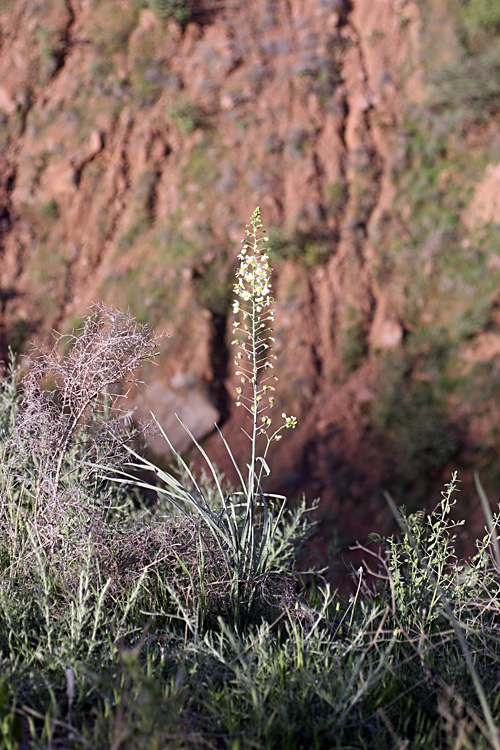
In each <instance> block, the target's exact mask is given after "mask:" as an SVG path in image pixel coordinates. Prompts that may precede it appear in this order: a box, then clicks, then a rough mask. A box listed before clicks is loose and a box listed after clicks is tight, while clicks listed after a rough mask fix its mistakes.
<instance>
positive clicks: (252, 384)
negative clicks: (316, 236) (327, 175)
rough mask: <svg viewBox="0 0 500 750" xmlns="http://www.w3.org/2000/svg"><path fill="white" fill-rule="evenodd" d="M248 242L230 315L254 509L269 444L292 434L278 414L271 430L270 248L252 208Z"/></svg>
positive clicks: (289, 422) (291, 421) (288, 421)
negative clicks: (245, 419)
mask: <svg viewBox="0 0 500 750" xmlns="http://www.w3.org/2000/svg"><path fill="white" fill-rule="evenodd" d="M246 236H247V239H245V240H243V241H242V244H243V247H242V249H241V252H240V253H239V255H238V260H239V261H240V265H239V267H238V270H237V271H236V283H235V285H234V293H235V296H236V299H235V301H234V303H233V313H234V314H235V315H236V316H239V317H237V318H236V320H235V323H234V332H235V333H237V334H238V338H236V339H235V340H234V341H233V344H235V345H237V347H238V349H239V351H237V353H236V356H235V360H234V361H235V363H236V365H237V368H238V369H237V371H236V374H237V375H238V376H239V378H240V384H241V385H239V386H238V387H237V388H236V394H237V400H236V405H237V406H243V408H244V409H246V411H247V412H248V419H249V421H250V423H251V429H250V430H249V431H248V432H247V431H246V430H244V432H245V434H246V435H247V437H248V438H249V440H250V442H251V446H252V455H251V459H250V463H249V464H248V470H249V477H248V491H247V492H248V498H249V500H250V502H251V503H253V498H254V496H255V494H258V493H259V492H261V490H260V480H261V476H262V471H263V469H264V466H266V467H267V463H266V456H267V452H268V450H269V446H270V444H271V443H272V442H273V441H275V440H280V439H281V434H280V433H281V432H282V431H283V430H285V429H290V428H291V429H293V428H294V427H295V426H296V424H297V420H296V419H295V417H291V416H287V415H286V414H282V417H283V422H282V423H281V425H280V426H279V427H277V428H276V429H274V430H273V429H272V420H271V417H269V416H268V415H267V414H264V412H266V411H267V410H268V409H270V408H271V407H272V406H273V405H274V402H275V399H274V396H273V392H274V390H275V387H274V385H272V384H273V383H274V382H275V381H277V380H278V378H277V377H276V376H275V375H271V374H269V369H272V368H273V364H272V362H271V361H270V360H272V359H274V360H275V359H276V357H275V356H274V354H272V345H273V343H274V338H273V336H272V328H271V325H272V322H273V320H274V299H273V297H272V287H271V273H272V269H271V267H270V265H269V247H268V245H267V243H268V242H269V240H268V238H267V236H266V233H265V231H264V228H263V226H262V222H261V220H260V209H259V208H256V209H255V211H254V213H253V214H252V217H251V219H250V224H247V227H246ZM259 436H265V443H266V444H265V446H264V450H263V454H262V455H261V456H257V439H258V437H259Z"/></svg>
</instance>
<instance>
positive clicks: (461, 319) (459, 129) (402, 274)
mask: <svg viewBox="0 0 500 750" xmlns="http://www.w3.org/2000/svg"><path fill="white" fill-rule="evenodd" d="M160 5H161V3H160ZM140 6H141V3H140V2H133V1H132V0H98V1H97V0H65V1H64V2H60V3H53V2H50V0H36V2H35V1H34V0H3V2H2V4H1V7H0V252H1V277H0V285H1V292H2V296H1V299H2V308H1V318H0V321H1V330H2V342H1V343H2V347H3V350H4V352H5V350H6V347H7V344H9V343H10V344H11V345H13V346H14V348H21V347H22V346H24V345H25V342H26V341H27V340H30V339H32V338H34V337H38V338H40V337H42V338H43V337H44V336H45V337H47V336H48V335H50V334H49V332H50V329H51V328H58V329H60V330H67V329H70V328H71V327H73V326H75V325H76V326H77V325H78V320H79V318H80V317H81V315H83V314H84V312H85V309H86V307H87V306H88V305H89V304H90V303H91V302H92V301H97V300H101V299H103V300H105V301H106V302H109V303H113V304H116V305H118V306H121V307H129V308H130V310H131V311H132V312H133V313H134V314H135V315H137V316H138V317H139V319H141V320H149V321H150V322H152V323H153V324H154V326H155V327H156V328H157V329H165V330H166V331H167V332H168V333H169V334H170V338H169V339H168V340H167V341H166V343H165V347H164V351H163V353H162V361H161V367H160V368H158V369H155V370H151V371H150V372H147V373H145V375H144V377H145V379H146V380H147V381H148V383H149V386H150V387H149V388H148V389H147V390H145V391H143V392H142V393H141V394H138V395H137V396H136V397H134V398H135V399H136V403H137V405H138V409H139V413H140V414H146V413H147V412H148V410H149V409H150V408H152V409H154V411H155V412H156V413H157V415H158V417H159V418H160V420H161V421H162V422H163V423H164V424H165V426H166V428H167V430H168V431H169V432H170V434H172V435H173V438H174V441H175V440H177V441H178V443H179V445H180V447H181V448H185V447H186V442H185V440H184V437H183V435H182V433H181V432H180V431H179V429H178V426H177V425H176V423H175V418H174V416H173V412H174V411H178V412H179V413H180V414H181V415H183V416H184V418H185V419H186V420H187V421H188V423H189V424H190V426H191V427H192V428H193V430H194V431H195V434H196V435H197V437H200V438H202V437H206V436H207V435H209V434H210V432H211V431H212V426H213V423H214V421H215V420H218V421H219V422H224V423H225V430H226V432H227V435H228V436H229V437H230V438H231V439H232V441H233V444H234V445H235V450H236V451H241V452H243V451H244V448H245V444H244V437H243V436H242V435H241V433H240V431H239V427H240V424H239V422H238V414H237V413H236V411H235V410H234V409H233V396H232V392H233V390H232V385H231V370H232V365H231V355H230V351H229V349H228V341H229V340H230V324H231V314H230V301H231V299H230V288H231V283H232V282H231V278H232V274H233V273H234V265H235V260H234V259H235V254H236V252H237V248H238V245H239V241H240V239H241V237H242V230H243V227H244V224H245V223H246V221H247V219H248V217H249V215H250V213H251V212H252V211H253V209H254V207H255V206H256V205H257V204H258V205H260V206H261V210H262V215H263V219H264V221H265V223H266V225H267V226H268V227H269V231H270V235H271V238H272V245H273V247H274V261H275V262H274V265H275V277H274V278H275V291H276V300H277V322H276V339H277V342H276V354H277V355H278V366H277V372H278V375H279V377H280V390H279V404H278V409H279V411H278V412H277V413H278V414H279V413H281V410H282V409H286V410H287V412H291V413H294V414H296V416H297V417H298V418H299V422H300V426H299V428H298V429H297V431H296V432H295V433H294V434H293V436H292V437H291V438H289V439H287V441H286V444H285V441H283V443H281V444H280V445H282V446H284V449H283V450H282V451H281V452H278V451H276V455H275V457H274V460H275V474H274V476H275V482H276V485H277V487H278V488H282V489H285V490H287V491H289V492H292V493H295V492H300V491H302V490H306V491H307V492H308V493H309V494H311V495H312V494H316V493H321V494H322V495H323V496H324V497H325V508H327V509H329V510H328V512H327V511H325V513H326V514H328V513H329V514H330V520H332V522H337V520H338V519H339V518H341V519H342V522H343V527H344V528H345V529H346V530H347V533H348V534H350V533H351V532H352V533H354V529H355V528H359V523H360V518H359V513H356V512H355V511H354V512H348V513H346V512H345V511H346V508H358V507H361V503H362V507H363V508H364V510H363V514H365V516H366V515H369V516H370V522H373V524H372V525H377V524H378V525H379V526H380V524H383V518H382V517H383V516H385V513H386V511H385V508H384V505H383V502H381V499H380V498H381V488H382V486H387V485H388V483H389V484H390V481H391V478H393V475H394V471H393V469H394V467H396V475H397V478H398V482H399V484H397V486H398V487H399V488H403V489H408V487H409V486H411V489H412V492H413V493H414V494H415V495H418V493H419V491H420V490H423V488H425V486H426V484H425V481H426V479H427V477H428V476H431V478H433V479H435V480H436V481H437V482H441V481H442V479H443V477H446V476H447V475H448V472H449V470H450V467H451V466H456V465H457V463H458V464H459V465H460V463H462V464H464V465H465V467H466V468H467V467H469V466H471V465H476V463H477V462H478V461H479V463H481V461H480V459H482V460H483V464H486V465H491V460H492V458H491V457H492V455H494V452H495V451H496V448H497V446H496V437H495V436H494V435H493V432H492V426H493V423H494V421H495V417H494V414H495V412H494V409H495V407H494V406H493V404H495V403H496V399H495V395H496V394H495V393H494V388H493V386H492V385H491V383H493V382H494V372H493V376H492V374H491V371H492V369H493V370H495V368H497V364H496V362H497V360H496V357H497V356H498V355H497V352H498V351H499V347H498V341H497V337H496V336H495V335H494V334H492V331H493V330H494V324H495V322H496V312H495V310H496V289H497V281H498V274H499V265H500V264H498V263H497V261H496V257H497V256H496V253H495V250H494V247H493V245H492V244H491V242H490V239H489V238H490V235H487V237H486V240H485V239H484V237H480V238H479V239H478V231H479V229H481V227H483V226H485V225H487V226H490V225H491V224H492V223H494V221H495V217H496V213H495V210H497V203H495V202H494V201H493V204H491V201H492V200H493V199H492V198H491V197H490V196H491V195H492V193H493V192H494V191H493V190H491V189H489V188H488V185H489V183H488V182H487V180H488V179H489V180H490V182H491V179H492V176H493V173H492V169H493V167H490V171H489V172H488V164H489V162H490V161H491V162H492V163H493V164H495V163H496V161H495V160H496V158H497V153H498V143H497V144H496V146H495V144H494V138H493V133H494V131H495V128H494V122H495V117H496V111H495V110H494V108H493V109H491V111H490V112H489V114H488V117H486V118H484V117H483V119H482V120H480V119H474V118H473V119H472V120H471V119H470V118H469V120H468V121H467V122H465V125H463V121H461V123H462V124H460V125H456V123H457V120H456V119H455V130H453V127H452V128H448V130H447V131H446V132H445V133H440V131H439V127H438V125H439V123H441V127H442V125H443V122H448V121H447V120H444V119H443V117H442V116H441V115H440V114H439V116H438V115H436V114H432V110H431V109H429V108H428V105H427V104H426V102H427V101H428V96H429V91H431V89H432V85H431V84H430V83H429V80H430V79H429V75H428V74H429V70H428V68H429V64H428V60H427V61H426V55H427V53H428V50H429V49H434V51H435V45H436V35H439V34H440V33H441V34H444V33H446V34H447V37H446V44H445V45H444V47H441V48H440V49H441V50H443V49H445V51H446V54H444V53H443V55H442V56H443V57H444V58H446V57H447V56H448V57H450V56H451V58H453V56H454V55H456V54H458V52H457V50H456V49H455V48H456V47H457V45H458V44H459V43H458V41H457V36H456V35H455V34H454V33H453V32H452V31H451V30H450V29H452V27H453V23H452V19H451V16H450V15H446V12H444V11H442V10H441V11H439V10H438V9H437V8H434V4H433V3H432V2H430V1H429V2H427V3H421V4H417V3H415V2H408V1H403V0H375V1H374V0H353V2H352V3H351V2H349V0H255V2H252V3H251V4H249V3H247V2H242V1H240V0H228V1H227V2H219V0H213V2H210V3H209V2H206V3H205V2H203V3H201V2H200V3H195V4H194V5H193V6H192V11H193V12H192V17H191V20H190V21H189V22H188V23H187V24H185V25H183V26H181V25H179V24H178V23H176V22H175V21H174V20H168V19H167V20H165V19H160V18H158V14H155V13H154V12H153V10H151V9H150V8H149V7H140ZM157 6H158V3H157V4H156V5H155V4H152V6H151V7H154V8H157ZM432 13H434V14H435V15H434V18H435V19H436V28H434V29H432V28H431V27H432V24H431V23H430V22H429V17H428V15H429V14H432ZM443 14H444V15H443ZM432 45H434V48H433V47H432ZM457 48H458V47H457ZM436 54H437V53H435V54H434V58H433V59H434V60H436V59H437V57H439V54H437V56H436ZM445 63H446V60H444V61H443V65H444V64H445ZM455 110H456V108H455ZM455 110H454V111H455ZM436 111H437V110H436ZM429 113H431V114H429ZM446 127H448V126H446ZM453 138H454V140H453ZM492 143H493V146H492V147H491V148H490V150H489V151H488V148H489V146H490V145H491V144H492ZM464 144H467V148H468V149H469V157H468V158H467V159H464ZM495 149H496V150H495ZM498 158H500V155H498ZM474 159H475V161H474ZM495 174H496V173H495ZM483 176H484V180H486V182H484V180H483ZM475 185H478V186H479V187H478V188H477V196H478V197H477V196H476V198H473V192H474V189H475V187H474V186H475ZM481 190H482V192H481ZM474 200H476V204H477V201H479V200H481V201H482V203H481V206H482V208H481V209H480V210H479V209H475V208H474V206H475V205H476V204H474ZM468 203H471V208H469V209H468V212H467V210H466V209H467V205H468ZM490 204H491V205H492V207H490V208H488V206H490ZM485 206H486V208H485ZM481 211H482V213H481ZM488 211H489V213H488ZM471 212H472V213H471ZM477 216H479V219H478V220H477V221H476V220H475V218H474V217H477ZM450 217H451V218H450ZM471 217H472V218H471ZM492 217H493V218H492ZM449 225H451V228H450V226H449ZM478 225H479V229H478ZM471 238H472V239H471ZM481 243H482V244H481ZM484 243H486V244H484ZM488 243H490V244H488ZM471 269H477V274H481V273H482V274H483V275H482V276H481V277H479V275H477V276H475V275H474V272H473V271H471ZM485 269H487V270H486V276H487V277H488V284H487V285H486V286H485V287H484V288H483V286H484V284H485V283H486V282H485V281H484V278H485V277H484V271H485ZM450 285H451V286H450ZM481 285H483V286H481ZM449 298H451V299H452V300H453V301H452V302H451V303H450V304H449V303H448V302H447V300H448V299H449ZM478 299H480V300H482V301H483V304H482V305H481V304H479V303H478ZM487 331H489V332H490V333H489V335H490V339H485V338H484V336H485V335H486V332H487ZM491 335H494V341H492V340H491ZM481 336H482V337H483V338H481ZM481 347H482V348H481ZM485 363H486V365H485ZM459 365H460V367H461V368H462V369H461V371H460V373H459V375H460V377H458V375H457V372H458V370H457V367H458V366H459ZM478 366H479V369H481V367H482V368H483V369H482V370H481V373H480V375H481V378H482V380H481V378H480V379H479V381H478V382H479V386H477V388H476V390H474V387H473V386H470V387H472V391H470V387H469V386H467V388H469V390H467V388H466V387H465V386H464V385H463V382H464V378H465V375H466V374H467V372H468V371H470V370H471V368H472V369H473V368H476V370H477V368H478ZM488 368H489V371H490V372H489V374H488V372H487V370H488ZM483 370H484V372H483ZM446 378H448V380H449V382H448V383H447V384H446V383H443V382H442V381H443V379H446ZM460 378H462V379H461V380H460ZM459 380H460V383H459ZM457 383H458V385H457ZM485 383H488V384H489V385H488V387H489V389H490V391H491V392H488V393H486V392H485V385H484V384H485ZM488 399H489V400H488ZM492 410H493V411H492ZM483 411H484V412H485V415H486V416H485V415H483ZM208 442H209V445H210V447H211V449H212V450H213V451H214V454H215V456H216V457H217V458H218V459H219V460H220V461H221V463H222V464H224V463H225V459H224V456H223V453H222V452H221V450H220V448H219V447H218V446H217V444H216V442H215V440H213V439H212V438H210V439H209V441H208ZM156 449H157V450H161V448H160V447H159V446H158V445H157V446H156ZM388 456H389V458H388ZM226 463H227V462H226ZM424 480H425V481H424ZM492 483H493V484H492V490H493V492H494V491H495V487H496V484H495V483H494V478H493V479H492ZM346 503H351V505H346ZM374 514H375V515H377V518H375V515H374Z"/></svg>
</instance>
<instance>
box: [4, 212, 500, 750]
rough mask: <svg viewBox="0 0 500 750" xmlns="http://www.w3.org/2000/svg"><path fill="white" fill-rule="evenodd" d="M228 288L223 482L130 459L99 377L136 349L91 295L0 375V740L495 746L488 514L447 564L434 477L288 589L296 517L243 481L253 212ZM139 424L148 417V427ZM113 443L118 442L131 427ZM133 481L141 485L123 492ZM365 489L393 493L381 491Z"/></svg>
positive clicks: (258, 294)
mask: <svg viewBox="0 0 500 750" xmlns="http://www.w3.org/2000/svg"><path fill="white" fill-rule="evenodd" d="M238 260H239V266H238V270H237V277H236V282H235V285H234V288H233V293H234V295H235V301H234V303H233V312H234V315H235V316H236V319H235V325H234V334H235V340H234V346H235V347H236V361H237V366H238V370H237V377H238V378H239V383H238V387H237V394H236V395H237V403H238V404H239V405H240V407H239V408H240V409H242V410H243V411H245V413H246V415H247V417H248V421H247V423H246V428H245V433H246V435H247V437H248V447H249V450H248V454H249V455H248V458H247V460H246V462H245V468H244V469H241V468H240V465H239V463H238V461H237V459H236V457H235V456H233V453H232V452H231V449H230V447H229V445H228V444H227V443H226V442H225V439H224V438H223V437H222V435H221V439H222V440H223V442H224V445H225V446H226V448H227V450H228V453H229V456H230V458H231V460H232V461H233V465H234V468H235V474H236V476H237V478H238V484H237V485H236V486H234V487H233V486H230V485H228V483H227V482H226V481H225V480H224V479H223V478H222V477H221V476H220V475H219V473H218V471H217V469H216V467H215V466H214V465H213V464H212V463H211V462H210V460H209V457H208V456H207V455H206V453H205V451H204V448H203V446H201V445H199V444H197V443H196V441H194V442H195V444H196V445H197V448H198V450H199V451H200V452H201V455H202V457H203V458H204V459H205V462H206V471H205V474H202V475H197V474H195V473H194V471H193V470H192V469H191V467H190V466H189V465H188V464H187V463H186V461H184V460H183V458H182V457H181V456H180V455H179V454H178V453H177V452H176V451H175V448H174V446H172V445H171V443H170V442H169V439H168V436H167V435H165V434H164V437H165V440H166V443H167V445H168V446H169V447H170V448H171V450H172V453H173V456H174V457H175V459H176V463H175V466H174V468H172V469H171V470H166V469H162V468H160V467H158V466H156V465H155V464H154V463H153V462H152V461H151V460H149V459H147V458H145V457H144V456H143V455H142V454H141V452H140V450H139V449H138V448H137V444H136V443H132V442H131V438H133V437H134V434H133V433H131V429H130V426H128V427H127V425H126V424H124V420H123V418H122V417H123V413H122V412H121V410H122V409H123V405H122V400H121V397H120V398H119V394H120V393H121V392H122V390H121V387H120V386H119V383H123V382H124V381H128V382H131V383H136V382H137V377H136V376H135V375H133V374H131V373H132V372H133V370H134V369H135V367H136V366H137V365H138V364H140V363H141V362H142V361H144V360H149V359H152V358H154V356H155V352H156V345H157V340H156V339H155V337H154V336H153V334H152V332H151V330H150V329H149V328H148V327H147V326H144V325H139V324H137V323H136V322H135V321H134V320H133V319H131V318H130V317H129V316H127V315H124V314H123V313H119V312H117V311H115V310H109V309H107V308H105V307H103V306H98V307H95V308H92V309H91V311H90V314H89V316H88V317H87V318H85V319H84V320H83V323H82V329H81V332H80V334H79V335H78V336H73V335H72V336H70V337H67V338H65V337H62V338H60V339H58V341H57V342H56V345H55V346H54V347H53V349H52V350H50V351H49V352H38V353H35V354H33V355H31V356H30V358H29V363H30V367H29V368H28V371H27V374H26V375H25V376H24V377H21V373H20V372H19V371H18V370H14V371H13V372H12V374H11V377H10V378H6V379H5V380H4V382H3V383H2V386H1V388H0V450H1V457H2V461H1V462H0V493H1V498H2V503H1V505H0V673H1V674H2V678H1V680H0V719H1V722H0V737H1V741H2V743H3V746H5V747H6V748H15V747H19V746H20V743H22V746H26V747H30V748H31V747H32V748H41V747H54V748H55V747H64V748H71V749H72V748H75V750H76V749H77V748H78V749H80V748H82V749H83V748H96V750H97V749H99V750H100V749H101V748H113V749H114V750H115V749H118V748H123V749H125V748H127V750H128V749H129V748H132V749H134V748H137V750H139V749H142V748H155V747H196V746H208V747H214V748H228V747H256V748H283V749H284V748H290V747H296V748H304V747H315V748H343V749H344V750H345V748H347V747H349V748H360V750H361V748H367V747H369V748H380V749H381V750H382V749H386V750H389V748H394V747H419V748H432V749H433V750H436V748H443V750H444V748H450V747H453V748H457V749H458V748H463V749H464V750H465V748H470V747H474V748H477V749H478V750H481V749H482V748H484V750H486V748H491V747H493V748H495V750H496V749H497V748H500V739H499V735H498V728H497V725H498V720H499V718H500V702H499V700H498V668H497V666H498V661H499V658H500V649H499V645H498V638H497V624H496V621H497V619H498V617H499V615H500V577H499V573H498V571H499V562H500V553H499V552H498V548H499V545H498V540H497V528H498V525H499V523H500V518H499V516H498V515H493V516H491V513H490V511H489V506H488V505H487V502H486V500H485V498H484V493H483V492H482V489H481V488H480V486H479V485H478V491H479V492H480V495H481V497H482V498H483V502H484V507H485V510H486V517H487V524H488V527H487V532H486V535H485V536H484V538H483V539H482V540H480V542H479V543H478V549H477V554H476V555H475V556H473V557H472V559H470V560H466V561H462V560H459V559H458V556H457V553H456V550H455V534H456V532H457V530H458V529H459V528H460V527H461V524H460V523H459V522H454V521H452V520H450V519H451V517H452V516H451V512H452V509H453V506H454V502H455V501H454V498H455V493H456V490H457V480H456V476H454V477H453V478H452V480H451V482H450V484H449V485H448V486H447V487H446V488H445V491H444V492H443V494H442V497H441V501H440V502H439V503H438V505H437V507H436V509H435V510H434V512H432V513H431V514H429V515H428V516H424V514H417V515H410V516H407V515H406V514H405V513H404V512H403V511H398V510H397V509H396V508H395V507H394V512H395V515H396V517H397V519H398V520H399V522H400V527H401V533H400V534H399V535H397V536H396V535H393V536H391V537H389V538H383V537H376V538H373V539H372V540H371V543H370V544H369V545H368V546H367V547H364V548H361V550H362V553H363V555H364V557H365V563H364V565H363V566H362V567H360V568H359V569H358V570H357V571H353V590H352V595H351V596H350V597H349V596H347V597H346V596H340V595H338V594H337V593H336V592H334V591H332V589H331V586H330V585H329V584H328V583H327V582H326V580H325V579H324V578H323V577H322V575H320V573H319V572H316V573H315V574H312V575H310V576H309V579H308V580H309V583H308V587H307V590H306V589H304V588H301V585H300V578H299V575H298V574H297V572H296V569H295V561H296V559H297V557H296V553H297V547H298V545H300V543H301V542H302V540H303V539H304V537H305V535H306V534H307V532H308V529H309V526H310V522H309V521H308V516H307V514H306V509H305V506H304V505H299V506H298V507H297V508H296V509H295V510H293V509H289V508H287V505H286V500H285V498H283V497H280V496H277V495H274V494H272V493H270V492H268V491H266V490H265V480H266V477H267V475H268V474H269V473H270V466H269V464H270V462H271V457H272V452H271V448H272V447H273V446H274V445H275V444H276V443H277V442H280V440H281V438H282V436H283V433H284V432H285V431H286V430H287V429H293V428H294V426H295V424H296V420H295V418H294V417H292V416H289V415H287V414H285V413H283V414H282V416H281V419H279V420H278V423H277V424H276V425H275V424H274V423H273V419H272V417H271V414H272V411H271V409H272V407H273V403H274V399H275V398H276V394H275V391H274V389H275V387H276V380H275V378H274V376H273V363H274V358H273V355H272V345H273V337H272V331H271V327H272V322H273V300H272V294H271V291H272V290H271V280H270V279H271V269H270V266H269V250H268V239H267V235H266V234H265V233H264V230H263V227H262V224H261V220H260V213H259V211H258V210H256V211H255V213H254V214H253V215H252V217H251V220H250V224H249V225H248V227H247V235H246V239H245V241H244V242H243V247H242V248H241V252H240V254H239V256H238ZM157 428H158V429H159V430H160V431H162V428H161V426H160V425H158V424H157ZM136 437H137V435H136ZM142 489H146V490H147V491H148V493H149V495H148V499H144V497H143V496H142V495H141V494H140V493H139V491H138V490H142ZM389 502H390V503H391V504H392V506H394V503H393V501H392V500H391V499H390V498H389Z"/></svg>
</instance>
